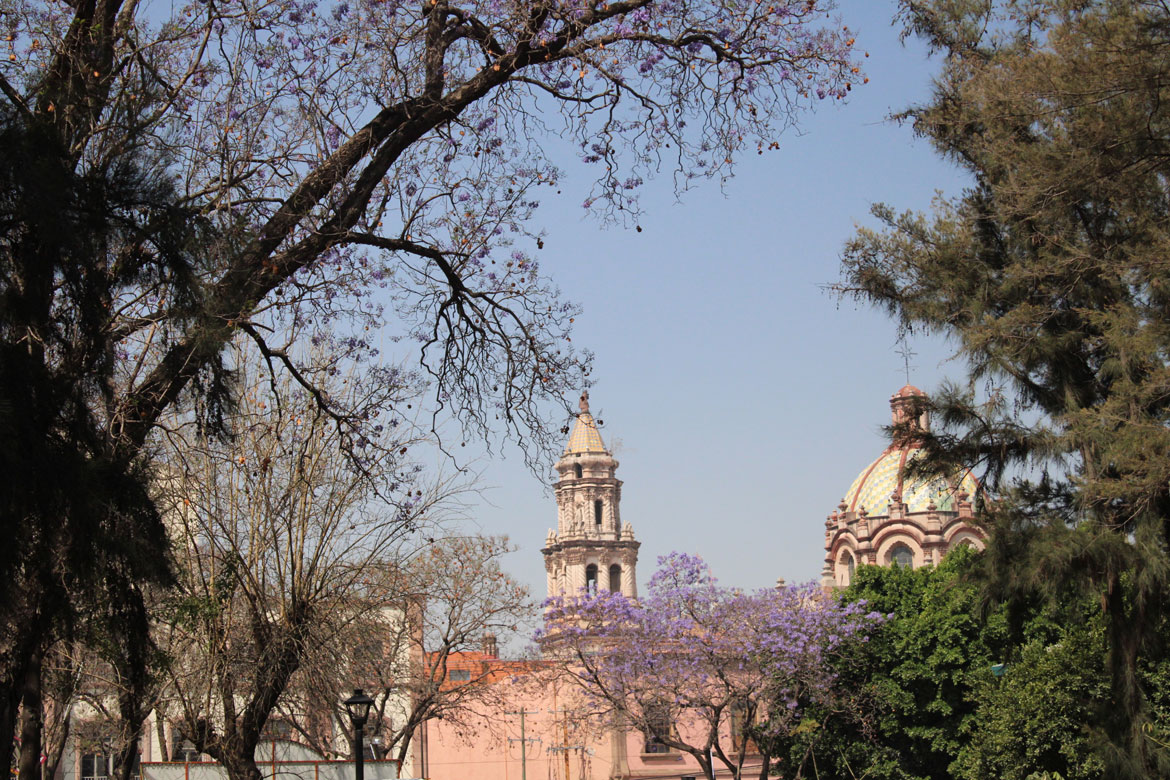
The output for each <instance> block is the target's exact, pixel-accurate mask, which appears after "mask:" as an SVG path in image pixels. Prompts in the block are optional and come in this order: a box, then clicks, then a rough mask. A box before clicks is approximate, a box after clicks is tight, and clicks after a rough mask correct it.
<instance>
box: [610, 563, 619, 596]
mask: <svg viewBox="0 0 1170 780" xmlns="http://www.w3.org/2000/svg"><path fill="white" fill-rule="evenodd" d="M609 589H610V591H612V592H613V593H618V592H620V591H621V589H622V567H621V566H619V565H618V564H616V563H615V564H613V565H612V566H610V567H609Z"/></svg>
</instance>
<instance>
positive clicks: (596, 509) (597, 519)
mask: <svg viewBox="0 0 1170 780" xmlns="http://www.w3.org/2000/svg"><path fill="white" fill-rule="evenodd" d="M602 508H603V507H602V503H601V500H600V499H598V500H597V501H594V502H593V524H594V525H595V526H597V527H598V529H600V528H601V514H602Z"/></svg>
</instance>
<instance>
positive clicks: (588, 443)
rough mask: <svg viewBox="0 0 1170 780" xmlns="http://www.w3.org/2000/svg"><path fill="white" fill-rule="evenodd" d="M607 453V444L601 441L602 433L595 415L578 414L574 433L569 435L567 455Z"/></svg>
mask: <svg viewBox="0 0 1170 780" xmlns="http://www.w3.org/2000/svg"><path fill="white" fill-rule="evenodd" d="M605 451H606V450H605V443H604V442H603V441H602V440H601V431H599V430H597V423H596V422H595V421H594V419H593V415H591V414H590V413H589V412H581V413H580V414H578V415H577V422H575V423H574V424H573V432H572V433H570V434H569V443H568V444H567V445H565V454H566V455H572V454H574V453H584V452H605Z"/></svg>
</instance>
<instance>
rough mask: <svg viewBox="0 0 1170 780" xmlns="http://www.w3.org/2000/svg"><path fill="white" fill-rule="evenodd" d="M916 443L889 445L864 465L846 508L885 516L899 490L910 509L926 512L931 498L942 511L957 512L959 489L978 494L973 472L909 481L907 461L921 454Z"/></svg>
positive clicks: (846, 499)
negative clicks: (906, 471) (898, 445)
mask: <svg viewBox="0 0 1170 780" xmlns="http://www.w3.org/2000/svg"><path fill="white" fill-rule="evenodd" d="M921 452H922V451H921V450H920V449H918V448H917V447H914V446H902V447H890V448H888V449H887V450H886V451H885V452H883V453H882V454H881V456H880V457H879V458H878V459H877V460H875V461H874V462H873V463H871V464H870V465H869V466H867V467H866V468H865V470H863V471H862V472H861V473H860V474H858V475H857V479H855V480H853V484H852V485H850V486H849V491H848V492H847V493H846V494H845V499H844V503H845V505H846V509H847V511H850V512H860V511H861V509H862V508H863V507H864V508H865V510H866V511H867V512H868V513H869V514H870V515H884V514H886V513H887V511H888V507H889V504H890V496H891V495H892V494H893V493H894V492H898V493H900V494H901V496H902V503H904V504H906V511H907V512H925V511H927V509H928V508H929V504H930V502H931V501H934V505H935V507H936V508H937V509H938V510H939V511H940V512H957V511H958V505H957V501H958V498H957V495H958V493H959V492H960V491H962V492H965V493H967V495H969V496H974V495H975V490H976V482H975V478H974V477H973V476H971V472H970V471H966V472H964V473H963V476H962V478H961V479H958V480H947V479H942V478H935V479H930V480H917V481H914V480H910V479H904V478H903V469H904V467H905V465H906V463H907V462H910V461H913V460H914V459H916V458H918V457H919V456H920V455H921Z"/></svg>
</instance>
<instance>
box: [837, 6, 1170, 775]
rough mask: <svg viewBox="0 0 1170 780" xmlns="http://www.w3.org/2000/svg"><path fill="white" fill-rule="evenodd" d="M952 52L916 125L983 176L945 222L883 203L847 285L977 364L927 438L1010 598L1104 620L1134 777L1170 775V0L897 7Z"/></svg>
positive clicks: (941, 206)
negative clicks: (971, 493) (981, 498)
mask: <svg viewBox="0 0 1170 780" xmlns="http://www.w3.org/2000/svg"><path fill="white" fill-rule="evenodd" d="M900 8H901V14H902V18H903V20H904V21H905V22H906V25H907V31H908V34H913V35H917V36H919V37H921V38H923V39H924V40H925V41H926V42H927V43H928V44H929V45H930V46H931V47H932V48H933V49H934V50H935V51H936V52H938V53H939V54H940V55H941V62H942V72H941V74H940V75H939V76H938V78H937V79H936V81H935V86H934V92H933V95H932V97H931V99H930V100H929V101H928V102H926V103H925V104H923V105H921V106H916V107H912V108H910V109H909V110H907V111H906V112H905V113H904V114H902V115H901V118H902V119H904V120H905V121H907V122H910V123H912V125H913V128H914V130H915V132H916V133H918V134H920V135H921V136H923V137H925V138H927V139H929V140H930V142H931V143H932V144H933V145H934V147H935V149H936V150H937V151H938V152H939V153H940V154H942V155H943V156H945V157H946V158H947V159H948V160H951V161H952V162H954V163H955V164H956V165H957V166H959V167H960V168H961V169H963V170H964V171H966V172H967V173H968V174H969V175H970V177H971V182H972V183H971V186H970V187H969V188H967V189H966V190H965V191H964V192H963V193H961V194H959V195H957V196H954V197H949V198H948V197H940V198H939V199H938V201H937V202H936V204H935V207H934V213H933V214H932V215H929V216H927V215H921V214H914V213H903V214H899V213H897V212H896V211H895V210H894V209H893V208H891V207H889V206H878V207H876V208H875V210H874V213H875V215H876V216H877V217H878V218H879V219H880V220H881V221H882V222H884V223H885V228H884V229H883V230H880V231H874V230H868V229H866V230H862V231H860V232H859V233H858V235H857V236H856V237H855V238H854V239H853V240H852V241H851V242H850V243H849V244H848V246H847V248H846V251H845V255H844V276H845V279H844V281H843V282H842V284H841V287H842V289H843V290H844V291H846V292H847V293H851V294H855V295H857V296H858V297H860V298H862V299H864V300H868V301H871V302H873V303H874V304H876V305H878V306H880V307H882V308H885V309H886V310H887V311H889V312H890V313H891V314H892V315H893V316H894V317H895V318H896V319H897V320H898V321H899V323H900V324H901V325H902V326H903V327H904V328H906V329H909V330H922V331H927V332H934V333H940V334H942V335H944V336H946V337H947V338H948V339H950V340H951V342H952V343H953V344H954V345H955V347H956V350H957V356H958V357H959V358H960V359H962V360H964V361H966V363H967V366H968V372H967V379H966V381H961V382H957V383H954V384H952V385H950V386H949V387H947V388H944V392H942V393H941V394H939V396H938V397H937V399H936V407H937V408H936V413H935V419H936V420H939V421H941V422H942V423H943V427H942V428H941V429H940V430H939V431H938V432H937V433H936V435H935V436H934V437H933V438H931V439H930V440H929V442H928V447H929V448H930V449H932V451H933V452H934V455H935V458H936V460H935V463H936V465H940V464H945V463H966V464H968V465H978V466H981V467H982V470H983V474H984V477H985V480H986V482H987V484H988V486H989V488H991V489H992V490H993V492H994V493H995V494H996V496H997V499H996V501H995V502H994V503H990V504H987V505H986V506H985V507H984V508H985V510H986V511H985V514H984V517H985V518H987V522H989V523H990V524H991V525H992V526H993V533H992V540H991V546H990V551H989V552H990V559H989V560H990V565H989V571H990V579H989V582H990V583H991V584H992V586H993V591H994V593H996V594H998V595H999V596H1004V597H1023V596H1025V595H1027V594H1031V595H1036V594H1046V595H1048V596H1050V597H1052V598H1059V597H1060V594H1061V592H1063V591H1066V590H1069V589H1072V590H1074V591H1080V592H1087V593H1089V594H1091V595H1092V596H1093V597H1094V598H1099V603H1100V606H1101V608H1102V610H1103V612H1104V614H1105V615H1106V616H1107V618H1108V621H1107V627H1106V635H1107V637H1108V644H1109V648H1110V661H1109V669H1110V676H1111V691H1112V696H1113V698H1114V700H1115V705H1116V706H1115V707H1114V708H1113V710H1112V711H1111V712H1109V713H1103V714H1102V717H1103V720H1102V721H1100V725H1101V726H1102V727H1103V729H1104V731H1105V732H1106V733H1107V734H1108V737H1109V740H1110V741H1111V743H1112V744H1113V745H1114V746H1115V748H1116V751H1115V755H1114V757H1113V759H1114V760H1113V761H1112V764H1111V766H1112V771H1115V772H1116V773H1117V776H1142V777H1145V776H1153V775H1157V774H1165V773H1166V771H1168V765H1167V763H1166V762H1167V757H1166V753H1165V751H1163V750H1161V749H1158V748H1157V746H1156V745H1155V743H1154V742H1152V741H1151V740H1150V739H1149V738H1148V736H1147V734H1146V731H1145V729H1144V724H1147V723H1148V722H1149V718H1150V709H1149V702H1148V700H1147V695H1146V691H1145V689H1144V686H1143V685H1142V683H1141V679H1140V675H1139V670H1140V668H1141V666H1142V664H1143V659H1144V658H1146V657H1148V656H1149V654H1151V653H1156V652H1157V651H1158V648H1159V647H1160V646H1161V644H1162V642H1163V637H1162V636H1160V635H1159V634H1158V632H1157V631H1156V630H1155V626H1158V625H1160V624H1161V612H1162V610H1163V605H1164V603H1165V597H1166V594H1167V585H1168V583H1170V579H1168V577H1170V557H1168V548H1167V545H1168V543H1170V537H1168V533H1170V457H1168V452H1170V448H1168V445H1170V428H1168V426H1167V423H1168V422H1170V395H1168V394H1167V393H1166V387H1167V383H1168V381H1170V367H1168V363H1167V358H1168V356H1170V330H1168V329H1167V323H1168V322H1170V318H1168V317H1167V314H1168V313H1170V311H1168V308H1167V307H1168V306H1170V297H1168V291H1170V286H1168V285H1170V276H1168V275H1167V272H1168V267H1167V265H1166V261H1165V258H1166V256H1167V246H1168V242H1170V223H1168V222H1167V215H1168V206H1170V201H1168V199H1167V190H1166V181H1167V173H1168V169H1167V160H1168V159H1170V158H1168V157H1167V155H1166V148H1167V146H1166V145H1167V139H1168V138H1170V133H1168V132H1167V131H1168V130H1170V124H1168V123H1170V115H1168V113H1167V110H1166V105H1167V104H1166V98H1167V94H1166V84H1167V83H1170V82H1168V81H1167V76H1168V75H1170V73H1168V72H1167V67H1168V64H1167V63H1168V60H1167V58H1166V56H1165V55H1166V53H1167V51H1168V50H1170V11H1168V10H1167V8H1166V6H1165V4H1163V3H1160V2H1146V1H1144V0H1119V1H1118V2H1088V1H1086V0H1036V1H1035V2H1026V3H1024V2H982V1H980V2H974V1H968V0H960V1H959V2H932V1H930V0H927V1H925V2H918V1H917V0H906V1H905V2H902V3H901V5H900Z"/></svg>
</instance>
